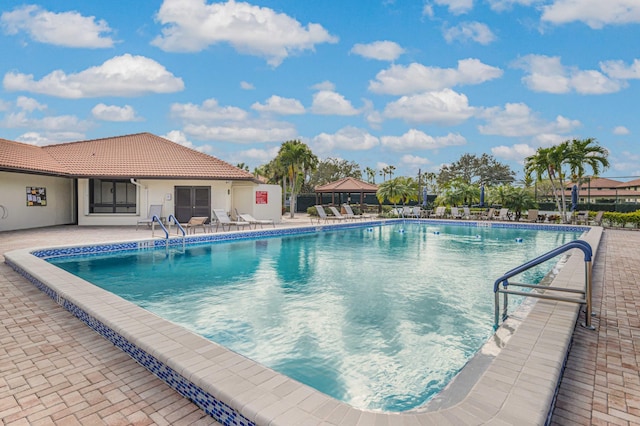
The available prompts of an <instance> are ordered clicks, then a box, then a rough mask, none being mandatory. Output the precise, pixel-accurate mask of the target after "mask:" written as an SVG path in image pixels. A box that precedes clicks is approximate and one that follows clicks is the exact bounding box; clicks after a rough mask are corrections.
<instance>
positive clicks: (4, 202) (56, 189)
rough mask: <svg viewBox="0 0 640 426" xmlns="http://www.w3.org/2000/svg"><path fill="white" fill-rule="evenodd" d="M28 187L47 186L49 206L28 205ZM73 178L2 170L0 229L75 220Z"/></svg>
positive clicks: (47, 203)
mask: <svg viewBox="0 0 640 426" xmlns="http://www.w3.org/2000/svg"><path fill="white" fill-rule="evenodd" d="M27 187H40V188H45V189H46V201H47V202H46V205H44V206H27ZM73 203H74V196H73V179H69V178H61V177H52V176H40V175H30V174H23V173H9V172H0V206H2V207H1V208H0V231H11V230H17V229H28V228H39V227H43V226H54V225H68V224H72V223H74V216H73V212H74V206H73Z"/></svg>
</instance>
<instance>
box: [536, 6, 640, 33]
mask: <svg viewBox="0 0 640 426" xmlns="http://www.w3.org/2000/svg"><path fill="white" fill-rule="evenodd" d="M542 10H543V13H542V21H546V22H550V23H552V24H556V25H561V24H566V23H569V22H575V21H581V22H584V23H585V24H587V25H588V26H589V27H591V28H593V29H600V28H602V27H604V26H605V25H624V24H636V23H640V2H638V1H637V0H606V1H603V0H555V1H553V2H552V4H549V5H546V6H543V8H542Z"/></svg>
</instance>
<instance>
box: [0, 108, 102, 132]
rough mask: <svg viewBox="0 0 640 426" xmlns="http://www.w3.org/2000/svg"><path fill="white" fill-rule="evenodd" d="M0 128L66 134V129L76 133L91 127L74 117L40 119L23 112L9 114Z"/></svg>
mask: <svg viewBox="0 0 640 426" xmlns="http://www.w3.org/2000/svg"><path fill="white" fill-rule="evenodd" d="M0 126H1V127H7V128H10V129H15V128H21V127H26V128H30V129H42V130H47V131H50V132H66V131H67V130H68V129H75V130H78V131H81V130H87V129H89V128H90V127H91V125H90V123H89V122H87V121H82V120H80V119H79V118H78V117H76V116H75V115H57V116H48V117H42V118H35V117H30V116H29V115H27V113H26V112H25V111H20V112H15V113H9V114H6V115H5V116H4V118H3V119H2V121H0Z"/></svg>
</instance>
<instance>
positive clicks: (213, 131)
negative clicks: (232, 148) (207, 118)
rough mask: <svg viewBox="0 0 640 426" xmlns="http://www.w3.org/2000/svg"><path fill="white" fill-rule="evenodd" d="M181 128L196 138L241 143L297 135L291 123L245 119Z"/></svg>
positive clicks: (282, 139) (273, 139) (280, 140)
mask: <svg viewBox="0 0 640 426" xmlns="http://www.w3.org/2000/svg"><path fill="white" fill-rule="evenodd" d="M183 130H184V132H185V134H187V135H189V136H192V137H194V138H196V139H201V140H210V141H220V142H232V143H241V144H242V143H264V142H282V141H285V140H289V139H295V138H296V137H297V136H298V134H297V132H296V129H295V128H294V126H293V125H292V124H290V123H285V122H274V121H256V122H251V121H247V122H237V123H222V124H220V125H204V124H187V125H185V126H184V129H183Z"/></svg>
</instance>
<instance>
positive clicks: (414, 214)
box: [409, 206, 422, 219]
mask: <svg viewBox="0 0 640 426" xmlns="http://www.w3.org/2000/svg"><path fill="white" fill-rule="evenodd" d="M421 210H422V209H420V206H413V207H411V213H410V214H409V215H410V216H411V217H415V218H416V219H420V214H421Z"/></svg>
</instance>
